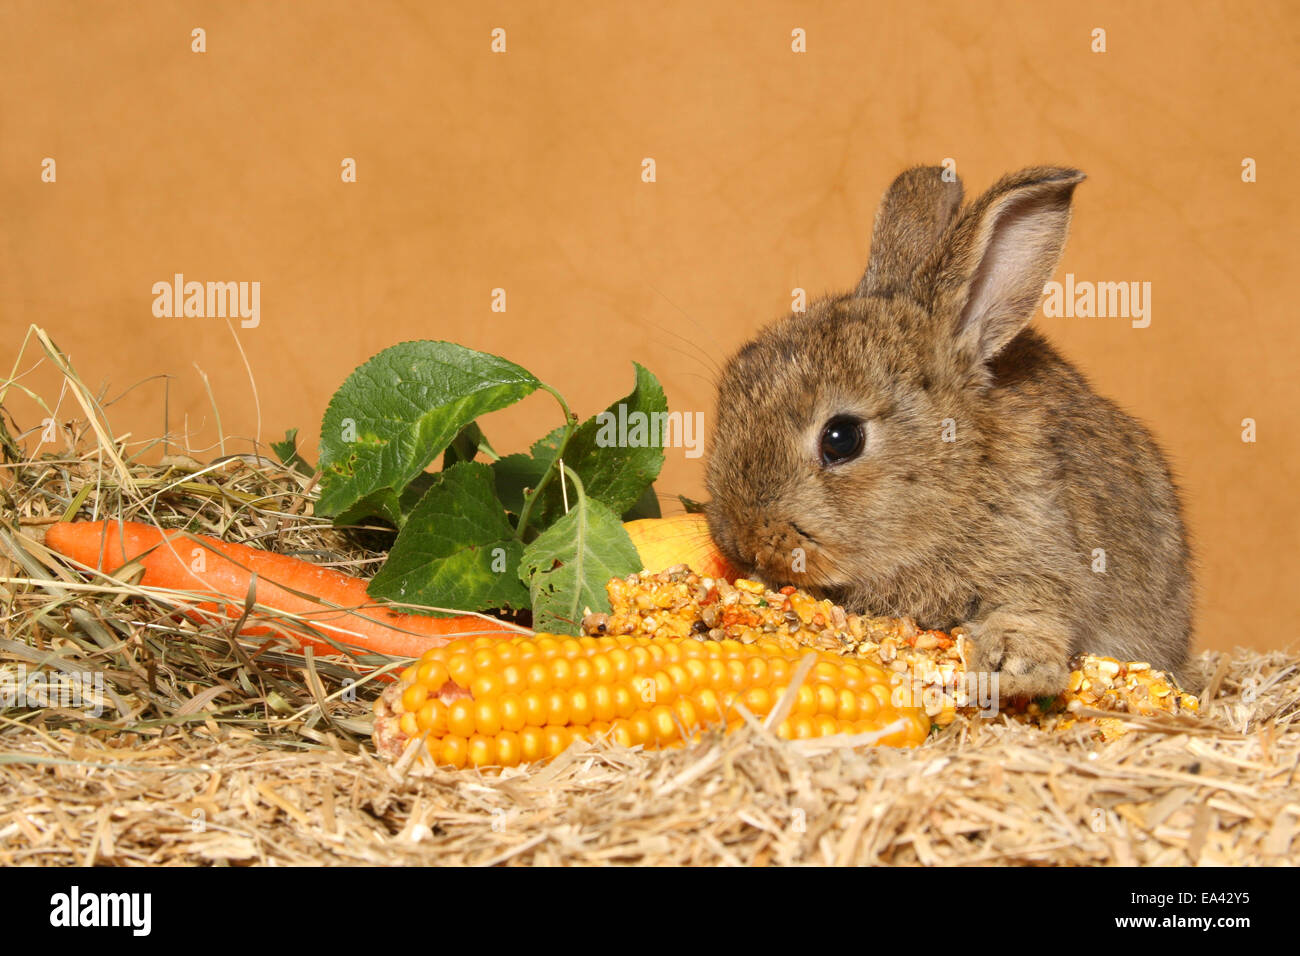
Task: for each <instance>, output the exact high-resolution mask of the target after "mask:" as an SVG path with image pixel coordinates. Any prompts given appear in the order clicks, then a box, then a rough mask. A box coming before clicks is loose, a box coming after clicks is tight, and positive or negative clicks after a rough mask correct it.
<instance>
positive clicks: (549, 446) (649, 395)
mask: <svg viewBox="0 0 1300 956" xmlns="http://www.w3.org/2000/svg"><path fill="white" fill-rule="evenodd" d="M633 365H635V367H636V387H635V388H633V389H632V392H631V394H629V395H628V396H626V397H625V398H622V399H620V400H619V401H617V402H615V403H614V404H613V405H611V406H610V407H609V408H607V409H606V410H605V411H604V412H602V413H601V414H600V415H599V416H595V415H593V416H592V417H591V418H589V419H587V420H586V421H585V422H583V423H582V425H580V426H579V427H578V428H577V429H576V430H575V431H574V433H573V437H572V438H570V439H569V444H568V446H567V447H566V448H565V449H564V464H565V465H567V466H568V467H569V468H572V469H573V470H574V471H576V472H577V473H578V476H579V478H581V479H582V484H583V486H584V488H585V489H586V492H587V495H588V497H590V498H593V499H594V500H596V501H599V502H601V503H602V504H604V505H607V506H608V507H609V508H610V509H611V510H613V512H614V513H615V514H622V513H623V512H625V511H627V510H628V509H629V508H631V507H632V506H633V505H635V504H636V503H637V501H638V500H640V498H641V495H642V494H643V493H644V492H645V490H646V489H647V488H649V487H650V486H651V485H652V484H654V480H655V479H656V478H657V477H659V470H660V469H661V468H662V467H663V464H664V451H663V438H664V436H663V434H662V431H663V421H664V420H665V418H666V416H667V413H668V401H667V399H666V398H665V397H664V390H663V388H662V387H660V385H659V380H658V379H656V378H655V377H654V375H652V374H651V373H650V372H649V371H648V370H647V369H645V368H644V367H642V366H640V365H637V364H636V363H633ZM620 406H622V407H623V408H622V410H621V411H620ZM605 416H610V417H609V418H606V417H605ZM620 423H621V425H620ZM656 425H657V426H658V427H656ZM638 426H640V427H638ZM561 433H562V429H557V430H556V431H554V432H551V434H549V435H547V436H546V438H544V439H542V440H541V441H540V442H538V443H537V444H536V445H534V446H533V456H534V457H536V458H542V459H543V460H544V461H545V462H546V463H549V462H550V461H551V459H552V458H554V456H555V452H556V448H557V446H558V445H559V439H560V435H561ZM569 498H570V501H571V502H572V498H573V495H572V492H571V491H570V495H569ZM562 514H564V499H563V493H562V491H561V488H560V476H559V475H558V474H557V475H556V476H555V478H554V480H552V481H551V483H550V484H549V485H547V487H546V489H545V491H544V492H543V500H542V501H541V502H539V504H538V507H537V508H536V509H535V510H534V512H533V517H534V518H535V519H536V520H535V521H533V522H532V523H533V524H536V525H538V526H545V525H547V524H549V523H551V522H552V521H555V520H556V519H557V518H558V517H559V516H560V515H562Z"/></svg>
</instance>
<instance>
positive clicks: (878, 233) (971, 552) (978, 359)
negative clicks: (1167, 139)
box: [705, 167, 1193, 699]
mask: <svg viewBox="0 0 1300 956" xmlns="http://www.w3.org/2000/svg"><path fill="white" fill-rule="evenodd" d="M1083 179H1084V175H1083V174H1082V173H1080V172H1078V171H1077V170H1073V169H1064V168H1052V167H1035V168H1030V169H1024V170H1021V171H1020V172H1017V173H1012V174H1010V175H1007V176H1005V177H1003V178H1002V179H1001V180H1000V181H999V182H998V183H997V184H996V185H994V186H993V187H992V188H991V189H990V190H989V191H988V192H986V193H985V194H984V195H983V196H981V197H980V198H979V199H977V200H976V201H975V202H973V203H971V204H969V205H967V206H966V207H964V208H963V207H962V186H961V183H960V181H959V180H956V179H955V178H953V177H952V176H951V174H949V175H948V176H947V177H945V175H944V170H943V169H942V168H941V167H916V168H913V169H909V170H907V171H906V172H904V173H902V174H901V175H900V176H899V177H898V178H897V179H896V180H895V181H894V183H893V185H891V186H890V187H889V189H888V191H887V192H886V193H885V195H884V198H883V200H882V202H881V205H880V209H879V211H878V213H877V216H876V221H875V226H874V229H873V233H872V238H871V252H870V255H869V259H868V264H867V269H866V274H865V275H864V276H863V277H862V280H861V282H860V283H859V284H858V286H857V288H856V289H855V290H854V291H853V292H850V293H848V294H846V295H840V296H838V297H834V298H828V299H825V300H822V301H819V302H815V303H812V304H811V305H810V306H809V307H808V309H807V311H806V312H803V313H796V314H793V315H791V316H789V317H787V318H785V319H783V320H781V321H778V322H776V323H775V324H773V325H771V326H769V327H767V328H766V329H764V330H763V331H762V332H761V333H760V334H759V335H758V336H757V338H755V339H754V340H753V341H751V342H750V343H749V344H747V345H745V346H744V347H743V348H741V349H740V350H739V351H738V352H737V353H736V354H735V356H734V357H733V358H732V359H731V360H730V361H729V362H728V363H727V364H726V365H724V366H723V369H724V371H723V372H722V374H721V376H720V380H719V386H718V404H717V413H716V416H715V418H714V428H713V429H712V432H711V435H710V445H709V458H708V462H707V467H706V487H707V489H708V492H709V496H710V501H709V502H708V504H707V505H706V508H705V511H706V516H707V519H708V525H709V529H710V532H711V534H712V536H713V538H714V540H715V541H716V543H717V545H718V546H719V548H720V550H721V551H722V553H723V554H724V555H725V556H726V558H727V559H728V560H729V561H730V562H731V563H732V564H733V565H735V566H736V567H737V568H738V569H740V570H741V571H742V572H744V573H746V574H748V575H750V576H752V577H757V578H758V579H759V580H761V581H763V582H764V583H766V584H768V585H769V586H772V587H777V586H783V585H786V584H792V585H795V586H798V587H800V588H803V589H805V590H808V591H810V592H811V593H813V594H815V595H817V596H819V597H827V598H831V599H832V600H834V601H835V602H836V603H838V604H842V605H843V606H844V607H845V608H846V609H848V610H850V611H855V612H858V613H864V614H870V615H874V616H894V617H900V616H908V617H912V618H913V619H914V620H915V621H916V622H917V623H918V624H919V625H920V626H922V627H925V628H934V629H942V630H951V629H953V628H954V627H956V626H958V625H960V626H962V627H963V628H964V629H965V631H966V633H967V634H968V635H969V637H970V638H971V641H972V642H973V645H974V649H973V653H972V654H971V658H972V659H968V661H967V664H968V666H969V669H970V670H971V671H973V672H976V673H991V672H996V673H997V679H998V684H997V687H998V692H999V693H1000V696H1001V697H1002V698H1003V699H1010V698H1025V697H1037V696H1046V695H1052V694H1056V693H1059V692H1060V691H1062V690H1064V689H1065V687H1066V684H1067V682H1068V680H1069V672H1070V663H1069V662H1070V658H1071V657H1072V655H1074V654H1078V653H1083V652H1086V653H1091V654H1098V655H1107V656H1111V657H1115V658H1118V659H1119V660H1121V661H1130V660H1131V661H1147V662H1149V663H1150V664H1151V666H1152V667H1155V668H1158V669H1161V670H1164V671H1166V672H1169V673H1171V674H1172V675H1173V676H1174V677H1175V679H1179V678H1180V677H1181V674H1182V669H1183V667H1184V666H1185V662H1186V660H1187V654H1188V647H1189V643H1190V619H1191V613H1192V590H1193V588H1192V576H1191V555H1190V550H1189V546H1188V540H1187V533H1186V531H1185V529H1184V524H1183V517H1182V507H1181V505H1180V502H1179V495H1178V491H1177V489H1176V487H1175V485H1174V482H1173V479H1172V478H1171V475H1170V471H1169V467H1168V466H1167V465H1166V463H1165V459H1164V456H1163V455H1162V453H1161V451H1160V449H1159V448H1158V447H1157V446H1156V443H1155V440H1154V439H1153V438H1152V436H1151V434H1150V433H1149V432H1148V431H1147V430H1146V428H1144V427H1143V426H1142V425H1141V424H1139V423H1138V422H1137V421H1135V420H1134V419H1133V418H1130V417H1129V416H1128V415H1127V414H1125V413H1124V412H1123V411H1121V410H1120V409H1119V408H1118V407H1117V406H1116V405H1115V404H1114V403H1112V402H1111V401H1109V400H1107V399H1105V398H1103V397H1101V396H1099V395H1098V394H1096V393H1095V392H1094V391H1093V390H1092V389H1091V388H1090V387H1089V385H1088V382H1087V381H1086V380H1085V379H1084V377H1083V375H1081V374H1080V373H1079V371H1078V370H1077V369H1075V368H1074V366H1072V365H1071V364H1070V363H1069V362H1067V361H1066V360H1065V359H1064V358H1062V357H1061V356H1060V355H1059V354H1057V352H1056V351H1055V350H1054V349H1053V348H1052V346H1051V345H1049V344H1048V342H1047V341H1046V340H1045V339H1044V338H1043V337H1042V336H1041V335H1040V334H1038V333H1037V332H1035V331H1034V330H1032V329H1030V328H1028V325H1029V322H1030V319H1031V318H1032V317H1033V316H1034V314H1035V312H1036V311H1037V308H1038V304H1039V301H1040V298H1041V296H1042V294H1043V287H1044V283H1045V282H1046V281H1047V280H1049V279H1050V278H1051V276H1052V274H1053V272H1054V270H1055V269H1056V266H1057V263H1058V261H1059V260H1060V257H1061V251H1062V247H1063V246H1064V243H1065V236H1066V231H1067V228H1068V226H1069V221H1070V208H1071V200H1072V197H1073V194H1074V189H1075V187H1076V186H1077V185H1078V184H1079V183H1080V182H1082V181H1083Z"/></svg>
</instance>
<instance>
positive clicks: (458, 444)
mask: <svg viewBox="0 0 1300 956" xmlns="http://www.w3.org/2000/svg"><path fill="white" fill-rule="evenodd" d="M480 453H482V454H485V455H487V456H488V457H489V458H491V459H493V460H495V459H496V458H497V453H496V451H495V450H494V449H493V448H492V446H491V445H490V444H488V440H487V436H486V435H484V434H483V429H481V428H479V427H478V422H470V423H469V424H468V425H466V426H465V427H464V428H462V429H461V430H460V434H458V435H457V436H456V437H455V438H453V439H452V440H451V444H450V445H448V446H447V450H446V451H445V452H443V453H442V468H443V471H446V470H447V469H448V468H450V467H451V466H452V465H454V464H456V462H458V461H473V460H474V459H475V458H476V457H478V455H479V454H480Z"/></svg>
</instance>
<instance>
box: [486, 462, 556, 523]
mask: <svg viewBox="0 0 1300 956" xmlns="http://www.w3.org/2000/svg"><path fill="white" fill-rule="evenodd" d="M545 473H546V462H545V461H542V460H540V459H537V458H534V457H533V456H532V455H506V456H505V457H504V458H498V459H497V460H496V461H494V462H492V475H493V478H494V479H495V480H496V488H497V497H498V498H500V499H501V503H502V504H503V505H505V507H506V510H507V511H509V512H510V513H511V514H515V515H517V514H519V513H520V511H521V510H522V509H523V507H524V492H525V491H529V490H531V489H533V488H536V487H537V483H538V482H539V481H541V480H542V475H543V474H545Z"/></svg>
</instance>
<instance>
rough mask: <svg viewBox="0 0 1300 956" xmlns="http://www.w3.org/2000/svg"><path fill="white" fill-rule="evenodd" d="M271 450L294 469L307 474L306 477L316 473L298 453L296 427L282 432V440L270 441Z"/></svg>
mask: <svg viewBox="0 0 1300 956" xmlns="http://www.w3.org/2000/svg"><path fill="white" fill-rule="evenodd" d="M271 450H272V451H273V452H275V456H276V457H277V458H279V459H280V461H281V462H283V463H284V464H285V465H287V466H288V467H290V468H292V469H293V470H294V471H297V472H299V473H300V474H304V475H307V476H308V477H310V476H311V475H313V474H315V473H316V469H315V468H313V467H312V466H311V465H310V464H309V463H308V461H307V459H305V458H303V457H302V455H300V454H298V429H296V428H289V429H286V430H285V433H284V441H273V442H271Z"/></svg>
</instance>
